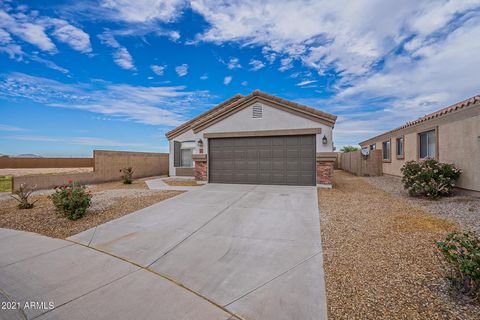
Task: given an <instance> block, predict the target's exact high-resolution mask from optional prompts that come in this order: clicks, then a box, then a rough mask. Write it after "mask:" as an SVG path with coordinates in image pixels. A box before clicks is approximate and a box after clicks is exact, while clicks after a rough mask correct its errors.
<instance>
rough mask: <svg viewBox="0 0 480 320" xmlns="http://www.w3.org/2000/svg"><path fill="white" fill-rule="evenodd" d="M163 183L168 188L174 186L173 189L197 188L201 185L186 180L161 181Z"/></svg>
mask: <svg viewBox="0 0 480 320" xmlns="http://www.w3.org/2000/svg"><path fill="white" fill-rule="evenodd" d="M163 182H165V183H166V184H168V185H169V186H174V187H179V186H182V187H197V186H201V184H198V183H197V181H195V180H187V179H185V180H184V179H163Z"/></svg>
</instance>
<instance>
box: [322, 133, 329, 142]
mask: <svg viewBox="0 0 480 320" xmlns="http://www.w3.org/2000/svg"><path fill="white" fill-rule="evenodd" d="M322 143H323V144H327V143H328V139H327V136H326V135H323V138H322Z"/></svg>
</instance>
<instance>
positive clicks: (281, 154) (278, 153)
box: [272, 148, 285, 159]
mask: <svg viewBox="0 0 480 320" xmlns="http://www.w3.org/2000/svg"><path fill="white" fill-rule="evenodd" d="M272 158H282V159H285V149H284V148H281V149H279V148H275V149H272Z"/></svg>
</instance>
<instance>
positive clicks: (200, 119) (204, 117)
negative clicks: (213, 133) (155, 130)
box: [166, 90, 337, 139]
mask: <svg viewBox="0 0 480 320" xmlns="http://www.w3.org/2000/svg"><path fill="white" fill-rule="evenodd" d="M256 97H260V98H263V99H266V100H269V101H272V102H275V103H278V104H283V105H286V106H289V107H291V108H292V109H294V110H297V111H300V112H302V113H305V114H307V115H311V116H314V117H316V118H321V119H324V120H325V121H327V122H328V123H330V124H331V125H332V126H333V125H334V124H335V121H336V119H337V117H336V116H334V115H332V114H329V113H326V112H323V111H320V110H318V109H314V108H310V107H308V106H305V105H302V104H299V103H296V102H293V101H289V100H285V99H282V98H279V97H276V96H274V95H271V94H268V93H265V92H262V91H260V90H255V91H253V92H252V93H250V94H249V95H247V96H242V95H240V94H237V95H236V96H234V97H233V98H230V99H228V100H226V101H224V102H222V103H221V104H219V105H217V106H215V107H214V108H212V109H210V110H208V111H206V112H204V113H202V114H200V115H199V116H197V117H195V118H193V119H192V120H190V121H188V122H185V123H184V124H182V125H180V126H178V127H177V128H175V129H173V130H171V131H169V132H167V134H166V137H167V138H168V139H171V138H173V137H175V136H177V135H179V134H181V133H183V132H185V131H187V130H189V129H195V128H199V127H201V126H203V125H205V124H207V123H208V122H210V121H214V119H216V118H217V117H219V116H220V115H222V114H224V113H225V112H227V111H228V110H232V109H234V108H235V107H237V106H239V105H241V104H242V103H244V102H246V101H249V100H251V99H254V98H256Z"/></svg>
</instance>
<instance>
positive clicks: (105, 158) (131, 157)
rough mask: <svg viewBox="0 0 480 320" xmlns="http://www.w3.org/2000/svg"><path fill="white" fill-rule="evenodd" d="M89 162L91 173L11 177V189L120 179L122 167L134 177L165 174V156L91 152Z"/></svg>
mask: <svg viewBox="0 0 480 320" xmlns="http://www.w3.org/2000/svg"><path fill="white" fill-rule="evenodd" d="M36 159H37V158H36ZM38 159H42V158H38ZM92 160H93V165H92V166H93V168H94V170H93V172H84V173H65V174H39V175H31V176H20V177H14V178H13V186H12V187H13V190H16V189H17V188H18V187H19V186H20V185H21V184H22V183H25V184H28V185H36V186H37V189H49V188H53V187H54V186H58V185H63V184H67V183H68V181H70V180H71V181H75V182H78V183H81V184H89V183H100V182H108V181H115V180H120V179H121V175H122V174H121V172H120V170H121V169H122V168H125V167H132V168H133V177H134V178H142V177H149V176H160V175H166V174H168V153H153V152H129V151H106V150H94V151H93V159H92Z"/></svg>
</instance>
